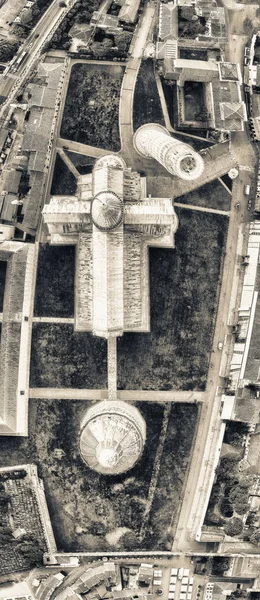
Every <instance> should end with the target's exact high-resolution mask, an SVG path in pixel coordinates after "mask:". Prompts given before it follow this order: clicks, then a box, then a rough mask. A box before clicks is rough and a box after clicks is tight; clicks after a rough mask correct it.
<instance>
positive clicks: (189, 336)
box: [118, 208, 228, 390]
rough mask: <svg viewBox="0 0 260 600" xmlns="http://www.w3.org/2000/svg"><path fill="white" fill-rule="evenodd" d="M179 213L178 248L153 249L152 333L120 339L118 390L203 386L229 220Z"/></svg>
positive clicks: (151, 275)
mask: <svg viewBox="0 0 260 600" xmlns="http://www.w3.org/2000/svg"><path fill="white" fill-rule="evenodd" d="M176 212H177V214H178V217H179V221H180V222H179V228H178V230H177V232H176V234H175V249H173V250H170V249H159V248H151V249H150V251H149V256H150V314H151V332H150V333H125V334H124V335H123V337H121V338H119V339H118V387H119V389H147V390H149V389H155V390H170V389H179V390H191V389H197V390H204V389H205V385H206V380H207V372H208V365H209V357H210V351H211V345H212V339H213V334H214V326H215V318H216V312H217V308H218V298H219V291H220V283H221V273H222V261H223V253H224V251H225V245H226V235H227V228H228V219H227V218H226V217H224V216H221V215H212V214H209V213H202V212H196V211H190V210H186V209H177V208H176Z"/></svg>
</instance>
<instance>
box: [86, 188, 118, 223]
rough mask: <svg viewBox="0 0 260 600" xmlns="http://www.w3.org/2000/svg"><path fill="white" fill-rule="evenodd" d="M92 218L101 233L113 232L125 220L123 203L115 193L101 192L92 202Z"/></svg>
mask: <svg viewBox="0 0 260 600" xmlns="http://www.w3.org/2000/svg"><path fill="white" fill-rule="evenodd" d="M91 217H92V221H93V223H94V225H95V226H96V227H97V228H98V229H100V230H101V231H111V230H112V229H115V228H116V227H118V225H120V223H121V222H122V219H123V202H122V200H121V199H120V198H119V196H117V194H115V193H114V192H108V191H104V192H99V193H98V194H96V196H95V197H94V198H93V200H92V202H91Z"/></svg>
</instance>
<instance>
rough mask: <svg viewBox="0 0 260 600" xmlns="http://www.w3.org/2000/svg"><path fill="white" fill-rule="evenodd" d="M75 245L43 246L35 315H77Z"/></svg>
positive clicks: (40, 254)
mask: <svg viewBox="0 0 260 600" xmlns="http://www.w3.org/2000/svg"><path fill="white" fill-rule="evenodd" d="M74 268H75V246H50V245H49V244H41V245H40V250H39V258H38V270H37V280H36V293H35V304H34V314H35V315H36V316H37V317H39V316H44V317H73V316H74Z"/></svg>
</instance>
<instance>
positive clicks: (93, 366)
mask: <svg viewBox="0 0 260 600" xmlns="http://www.w3.org/2000/svg"><path fill="white" fill-rule="evenodd" d="M106 363H107V343H106V340H103V339H102V338H98V337H94V336H92V334H91V333H75V332H74V328H73V325H53V324H49V323H34V325H33V331H32V353H31V387H74V388H105V387H107V364H106Z"/></svg>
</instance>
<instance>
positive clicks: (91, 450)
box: [80, 400, 146, 475]
mask: <svg viewBox="0 0 260 600" xmlns="http://www.w3.org/2000/svg"><path fill="white" fill-rule="evenodd" d="M145 438H146V426H145V421H144V419H143V417H142V416H141V414H140V412H139V411H138V410H137V408H135V406H133V405H131V404H126V403H125V402H122V401H115V400H112V401H108V400H104V401H103V402H99V403H98V404H95V405H94V406H93V407H91V408H90V409H89V410H88V411H87V413H86V415H85V417H84V419H83V421H82V423H81V434H80V451H81V456H82V458H83V460H84V461H85V462H86V463H87V465H88V466H89V467H90V468H91V469H94V470H95V471H98V473H102V474H103V475H118V474H119V473H123V472H125V471H128V470H129V469H131V468H132V467H133V466H134V464H135V463H136V461H137V460H138V459H139V458H140V456H141V454H142V451H143V446H144V443H145Z"/></svg>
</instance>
